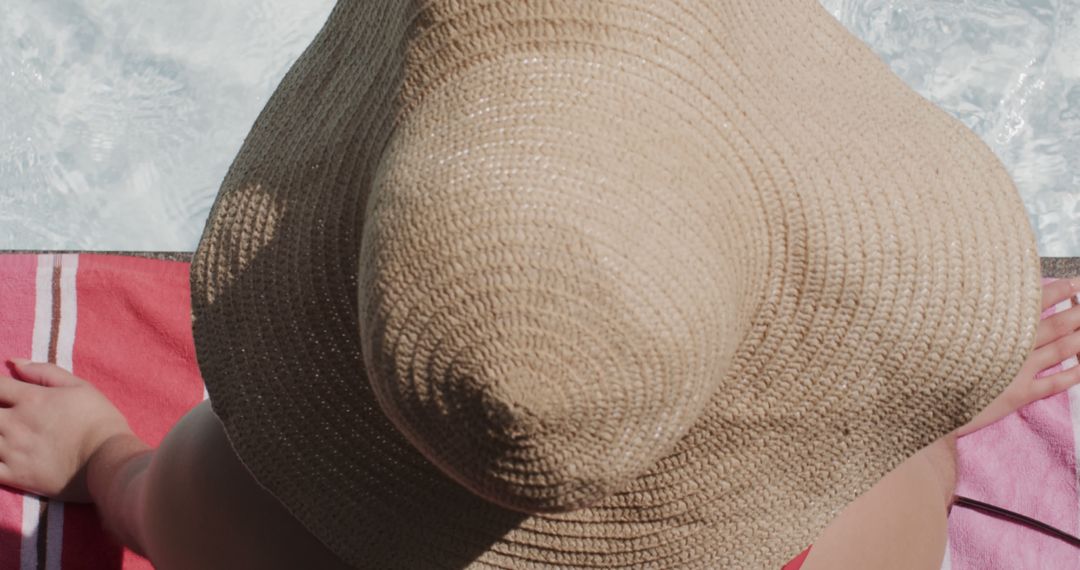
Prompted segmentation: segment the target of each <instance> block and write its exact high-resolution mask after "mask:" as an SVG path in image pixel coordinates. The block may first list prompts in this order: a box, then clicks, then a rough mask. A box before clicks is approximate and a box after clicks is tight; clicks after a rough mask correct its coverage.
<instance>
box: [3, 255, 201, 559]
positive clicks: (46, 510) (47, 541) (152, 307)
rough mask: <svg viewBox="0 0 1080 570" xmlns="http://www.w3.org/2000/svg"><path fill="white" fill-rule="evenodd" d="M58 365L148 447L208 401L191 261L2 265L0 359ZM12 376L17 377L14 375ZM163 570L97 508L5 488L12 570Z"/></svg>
mask: <svg viewBox="0 0 1080 570" xmlns="http://www.w3.org/2000/svg"><path fill="white" fill-rule="evenodd" d="M11 356H16V357H28V358H31V359H32V360H36V361H49V362H54V363H56V364H58V365H59V366H61V367H63V368H65V369H68V370H71V371H72V372H74V373H75V375H77V376H80V377H82V378H85V379H87V380H89V381H91V382H93V384H94V385H95V386H97V387H98V389H100V390H101V391H102V392H103V393H104V394H105V395H106V396H108V397H109V399H110V400H112V402H113V403H114V404H116V406H117V407H118V408H119V409H120V411H121V412H123V413H124V415H125V416H126V417H127V418H128V423H129V424H130V425H131V427H132V429H134V430H135V433H136V434H138V435H139V437H141V438H142V439H143V441H145V442H146V443H148V444H150V445H154V446H156V445H158V444H159V443H160V442H161V440H162V438H163V437H164V436H165V434H166V433H167V432H168V431H169V429H170V428H171V427H172V426H173V424H175V423H176V422H177V420H179V419H180V417H181V416H183V415H184V414H185V413H186V412H187V411H188V410H190V409H191V408H192V407H194V406H195V405H197V404H198V403H199V402H200V401H202V399H203V398H204V397H205V394H206V392H205V390H204V388H203V383H202V379H201V377H200V376H199V373H198V367H197V366H196V364H195V349H194V343H193V341H192V337H191V312H190V295H189V284H188V264H187V263H186V262H176V261H159V260H153V259H142V258H136V257H131V256H116V255H95V254H79V255H74V254H72V255H55V254H42V255H33V254H30V255H27V254H4V255H0V359H6V358H8V357H11ZM4 373H5V374H10V371H7V370H5V371H4ZM61 568H63V569H64V570H79V569H88V570H89V569H95V570H105V569H107V570H114V569H120V568H124V569H151V568H153V567H152V566H151V565H150V563H149V562H148V561H147V560H146V559H144V558H142V557H140V556H138V555H136V554H135V553H133V552H131V551H129V550H126V549H124V548H122V547H121V546H120V545H119V544H118V543H117V542H116V541H115V540H113V538H112V537H111V536H110V535H109V534H108V533H107V532H106V531H105V530H104V528H103V527H102V526H101V523H100V522H99V519H98V515H97V512H96V509H95V508H94V507H92V506H90V505H85V504H73V503H62V502H59V501H42V500H39V498H38V497H36V496H33V495H27V494H23V493H21V492H18V491H15V490H13V489H10V488H7V487H0V570H58V569H61Z"/></svg>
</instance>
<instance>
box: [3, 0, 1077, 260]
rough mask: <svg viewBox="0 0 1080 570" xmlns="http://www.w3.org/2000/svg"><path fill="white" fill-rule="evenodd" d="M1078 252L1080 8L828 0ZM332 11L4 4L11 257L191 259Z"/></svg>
mask: <svg viewBox="0 0 1080 570" xmlns="http://www.w3.org/2000/svg"><path fill="white" fill-rule="evenodd" d="M821 3H822V4H823V5H824V6H825V8H826V9H828V10H829V11H830V12H831V13H832V14H833V15H834V16H835V17H836V18H837V19H839V20H840V21H841V22H842V23H843V24H844V25H845V26H847V28H848V29H849V30H851V31H852V32H853V33H854V34H855V35H857V36H858V37H860V38H862V39H863V40H864V41H866V42H867V43H868V44H869V45H870V46H871V48H873V49H874V50H875V51H876V52H877V53H878V54H879V55H880V56H881V57H882V58H883V59H884V60H885V61H886V62H888V64H889V65H890V66H891V67H892V69H893V70H894V71H895V72H896V73H897V74H898V75H900V76H901V77H902V78H903V79H904V80H905V81H907V82H908V84H909V85H911V86H912V87H913V88H914V89H915V90H916V91H918V92H919V93H921V94H923V95H924V96H925V97H927V98H928V99H930V100H931V101H933V102H935V103H936V104H938V105H940V106H941V107H942V108H944V109H945V110H946V111H948V112H950V113H952V114H953V115H954V116H956V117H958V118H959V119H960V120H961V121H963V122H964V123H965V124H966V125H968V126H969V127H970V128H972V129H973V130H974V131H975V132H976V133H978V134H979V135H980V136H981V137H982V138H983V139H984V140H985V141H986V142H987V143H988V144H989V145H990V147H991V148H992V149H993V150H994V151H995V152H996V153H997V154H998V156H999V157H1001V159H1002V161H1003V162H1004V163H1005V165H1006V167H1008V169H1009V171H1010V172H1011V173H1012V175H1013V178H1014V179H1015V181H1016V184H1017V186H1018V187H1019V189H1020V192H1021V194H1022V196H1023V198H1024V201H1025V203H1026V205H1027V208H1028V212H1029V215H1030V217H1031V221H1032V225H1033V227H1035V228H1036V233H1037V234H1038V237H1039V249H1040V252H1041V253H1042V254H1043V255H1059V256H1061V255H1072V256H1080V0H1011V1H1003V0H966V1H964V0H949V1H945V0H908V1H885V0H821ZM332 5H333V0H304V1H303V2H297V1H294V0H236V1H233V2H204V1H199V2H196V1H193V0H171V1H169V2H145V1H139V0H3V6H2V7H0V248H42V249H44V248H78V249H160V250H191V249H194V247H195V244H196V242H197V241H198V237H199V233H200V232H201V230H202V226H203V223H204V222H205V220H206V216H207V214H208V213H209V209H210V205H211V204H212V202H213V198H214V195H215V193H216V192H217V188H218V185H219V184H220V183H221V179H222V177H223V176H224V175H225V171H226V169H227V168H228V166H229V163H230V162H231V160H232V157H233V156H234V155H235V154H236V151H237V150H238V149H239V147H240V143H241V142H242V140H243V138H244V135H245V134H246V133H247V131H248V129H249V128H250V126H251V123H252V122H253V121H254V120H255V117H256V115H257V114H258V112H259V110H260V109H261V108H262V106H263V104H264V103H265V102H266V99H267V98H268V97H269V96H270V93H271V92H272V90H273V88H274V87H275V85H276V84H277V82H278V81H279V80H280V78H281V76H282V75H283V74H284V72H285V70H286V69H288V66H289V65H290V64H291V63H292V61H293V60H294V59H295V58H296V57H297V56H298V55H299V54H300V52H301V51H302V50H303V48H304V47H305V46H306V45H307V44H308V42H309V41H310V40H311V38H312V37H313V36H314V34H315V33H316V32H317V31H318V28H319V26H320V25H321V24H322V22H323V21H324V20H325V18H326V15H327V14H328V13H329V11H330V8H331V7H332Z"/></svg>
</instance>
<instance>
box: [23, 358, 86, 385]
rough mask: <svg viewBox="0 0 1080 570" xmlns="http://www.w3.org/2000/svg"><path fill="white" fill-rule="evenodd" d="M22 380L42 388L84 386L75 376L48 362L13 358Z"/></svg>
mask: <svg viewBox="0 0 1080 570" xmlns="http://www.w3.org/2000/svg"><path fill="white" fill-rule="evenodd" d="M11 363H12V364H14V365H15V371H16V372H18V373H19V376H20V380H23V381H24V382H29V383H30V384H38V385H41V386H78V385H80V384H82V382H83V381H82V380H80V379H79V378H78V377H77V376H75V375H74V374H72V373H70V372H68V371H67V370H64V369H63V368H60V367H59V366H57V365H55V364H49V363H47V362H31V361H29V360H27V359H25V358H12V359H11Z"/></svg>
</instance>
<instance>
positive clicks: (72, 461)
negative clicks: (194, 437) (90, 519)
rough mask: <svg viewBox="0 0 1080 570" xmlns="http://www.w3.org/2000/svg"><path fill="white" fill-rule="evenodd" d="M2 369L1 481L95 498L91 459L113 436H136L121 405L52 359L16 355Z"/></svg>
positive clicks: (70, 497) (67, 497) (66, 497)
mask: <svg viewBox="0 0 1080 570" xmlns="http://www.w3.org/2000/svg"><path fill="white" fill-rule="evenodd" d="M11 362H12V363H14V364H15V371H16V373H17V375H18V376H19V378H20V379H15V378H11V377H8V376H3V375H0V406H2V407H0V484H3V485H7V486H9V487H14V488H16V489H21V490H24V491H28V492H30V493H34V494H36V495H42V496H46V497H51V498H57V499H60V500H63V501H73V502H90V500H91V498H90V493H89V490H88V488H87V482H86V464H87V462H88V461H89V460H90V458H91V456H92V455H93V454H94V453H95V452H96V451H97V450H98V449H99V448H100V447H101V446H102V444H104V443H105V442H106V441H109V440H110V439H112V438H114V437H117V436H121V437H134V434H133V433H132V431H131V428H130V427H129V426H128V422H127V419H125V418H124V416H123V414H121V413H120V410H118V409H116V406H114V405H113V404H112V402H110V401H109V399H108V398H106V397H105V395H104V394H102V393H101V392H99V391H98V390H97V388H94V386H93V385H91V384H90V383H89V382H87V381H86V380H83V379H81V378H78V377H76V376H75V375H73V374H71V373H70V372H68V371H66V370H64V369H63V368H60V367H59V366H55V365H53V364H44V363H32V362H29V361H27V360H23V359H16V358H13V359H11Z"/></svg>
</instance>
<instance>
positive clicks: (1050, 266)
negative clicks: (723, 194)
mask: <svg viewBox="0 0 1080 570" xmlns="http://www.w3.org/2000/svg"><path fill="white" fill-rule="evenodd" d="M5 253H21V254H35V255H36V254H39V253H54V254H55V253H89V254H101V255H133V256H136V257H146V258H150V259H164V260H168V261H191V255H192V253H194V252H190V251H90V250H36V249H34V250H31V249H0V254H5ZM1041 259H1042V272H1043V276H1045V277H1075V276H1077V275H1080V257H1043V258H1041Z"/></svg>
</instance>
